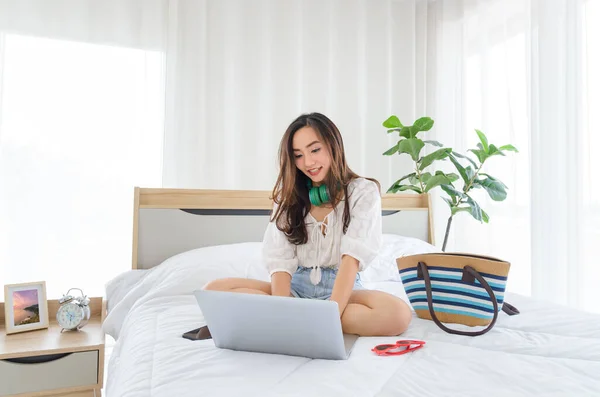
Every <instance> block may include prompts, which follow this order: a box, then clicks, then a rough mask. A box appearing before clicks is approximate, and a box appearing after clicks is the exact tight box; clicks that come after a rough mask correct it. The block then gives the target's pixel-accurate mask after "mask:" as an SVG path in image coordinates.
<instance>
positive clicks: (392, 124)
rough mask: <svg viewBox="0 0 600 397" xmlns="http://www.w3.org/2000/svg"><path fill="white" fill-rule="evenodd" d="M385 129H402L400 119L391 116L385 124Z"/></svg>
mask: <svg viewBox="0 0 600 397" xmlns="http://www.w3.org/2000/svg"><path fill="white" fill-rule="evenodd" d="M383 126H384V127H385V128H402V123H401V122H400V119H398V117H396V116H390V117H388V119H387V120H386V121H384V122H383Z"/></svg>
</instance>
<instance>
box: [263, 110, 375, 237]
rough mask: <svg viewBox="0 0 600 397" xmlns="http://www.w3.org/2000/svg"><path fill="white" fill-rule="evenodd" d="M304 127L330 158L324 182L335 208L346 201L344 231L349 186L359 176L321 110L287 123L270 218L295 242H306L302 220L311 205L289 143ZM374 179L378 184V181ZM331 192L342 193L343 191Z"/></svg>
mask: <svg viewBox="0 0 600 397" xmlns="http://www.w3.org/2000/svg"><path fill="white" fill-rule="evenodd" d="M303 127H312V128H313V129H314V130H315V132H316V133H317V136H318V137H319V138H320V140H321V142H323V144H324V146H325V148H326V149H327V151H328V153H329V156H330V157H331V167H330V170H329V173H328V174H327V177H326V178H325V180H324V181H323V183H324V184H325V185H326V186H327V190H328V191H329V192H330V196H331V200H330V203H331V205H332V207H333V208H334V209H335V208H336V207H337V205H338V204H339V202H340V201H341V200H344V201H345V202H344V216H343V223H344V228H343V230H344V233H346V230H347V229H348V223H349V222H350V205H349V202H348V200H347V198H348V185H349V184H350V182H351V181H352V180H353V179H355V178H359V175H357V174H356V173H354V172H353V171H352V170H351V169H350V167H349V166H348V163H347V162H346V155H345V152H344V142H343V141H342V136H341V134H340V131H339V130H338V128H337V126H336V125H335V124H334V123H333V122H332V121H331V120H330V119H329V118H327V117H326V116H324V115H323V114H320V113H309V114H302V115H300V116H299V117H298V118H296V119H295V120H294V121H293V122H292V123H291V124H290V125H289V127H288V128H287V130H286V131H285V134H283V137H282V138H281V143H280V145H279V176H278V177H277V182H276V183H275V187H274V188H273V197H272V198H273V200H274V202H275V203H276V204H277V209H276V211H275V213H274V214H273V218H272V220H275V222H276V225H277V228H278V229H279V230H281V231H282V232H284V233H285V235H286V236H287V239H288V240H289V241H290V242H291V243H292V244H296V245H298V244H305V243H306V242H307V241H308V233H307V231H306V224H305V222H304V219H305V217H306V215H307V214H308V212H309V211H310V205H311V204H310V199H309V197H308V187H307V182H308V179H309V178H308V177H307V176H306V175H305V174H304V173H303V172H302V171H300V170H299V169H298V168H297V167H296V163H295V159H294V148H293V146H292V142H293V139H294V134H295V133H296V131H298V130H299V129H301V128H303ZM369 179H371V178H369ZM371 180H373V179H371ZM373 181H374V182H376V183H377V185H378V186H379V183H378V182H377V181H375V180H373ZM331 192H340V193H341V192H343V194H335V193H333V194H332V193H331Z"/></svg>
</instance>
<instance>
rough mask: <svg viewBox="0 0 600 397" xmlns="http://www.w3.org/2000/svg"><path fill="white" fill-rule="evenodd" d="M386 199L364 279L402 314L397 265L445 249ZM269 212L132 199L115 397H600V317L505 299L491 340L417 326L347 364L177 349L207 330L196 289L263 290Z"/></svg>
mask: <svg viewBox="0 0 600 397" xmlns="http://www.w3.org/2000/svg"><path fill="white" fill-rule="evenodd" d="M382 200H383V201H382V210H383V215H384V217H383V232H384V246H383V248H382V251H381V253H380V255H379V256H378V257H377V258H376V259H375V260H374V261H373V263H372V264H371V266H369V268H367V269H366V270H365V271H364V272H363V273H361V278H362V280H363V285H364V286H365V287H367V288H372V289H379V290H383V291H386V292H389V293H392V294H395V295H396V296H398V297H400V298H401V299H404V300H405V301H406V302H408V298H407V297H406V294H405V292H404V288H403V286H402V283H401V281H400V278H399V275H398V272H397V269H396V268H395V258H397V257H400V256H403V255H411V254H417V253H424V252H436V251H437V248H436V247H435V246H434V244H433V235H432V230H433V224H432V220H431V219H432V216H431V211H430V208H431V206H430V201H429V197H428V196H427V195H413V194H396V195H384V196H383V198H382ZM270 208H271V201H270V199H269V192H265V191H213V190H192V189H183V190H182V189H140V188H136V189H135V203H134V211H133V213H134V216H133V252H132V268H131V270H129V271H127V272H124V273H123V274H120V275H118V276H117V277H115V278H114V279H113V280H111V281H110V282H108V283H107V285H106V299H107V311H108V313H107V316H106V319H105V321H104V324H103V327H104V330H105V332H106V333H107V334H109V335H111V336H112V337H113V338H115V345H114V348H113V351H112V355H111V356H110V360H109V364H108V373H107V379H106V386H105V392H106V395H107V396H108V397H122V396H123V397H124V396H128V397H133V396H145V397H147V396H153V397H159V396H161V397H162V396H200V395H202V396H238V395H250V396H254V395H256V396H481V395H487V396H527V395H545V396H599V395H600V316H599V315H595V314H591V313H586V312H581V311H577V310H574V309H569V308H565V307H557V306H555V305H551V304H549V303H546V302H542V301H537V300H534V299H531V298H529V297H525V296H520V295H516V294H511V293H510V292H508V293H507V294H506V300H507V301H509V302H511V303H512V304H513V305H515V306H516V307H518V308H519V310H520V311H521V314H520V315H517V316H507V315H506V314H504V313H500V314H499V316H498V320H497V322H496V325H495V326H494V328H493V329H492V330H491V331H490V332H488V333H487V334H485V335H482V336H478V337H467V336H458V335H451V334H448V333H445V332H443V331H442V330H440V329H439V328H438V327H437V326H436V325H435V324H434V323H433V322H432V321H429V320H423V319H419V318H417V317H416V315H414V314H413V321H412V323H411V325H410V327H409V329H408V330H407V331H406V332H405V333H404V334H403V335H402V336H401V337H361V338H359V339H358V341H357V343H356V345H355V347H354V350H353V352H352V354H351V356H350V358H349V359H348V360H345V361H330V360H311V359H307V358H302V357H292V356H283V355H273V354H260V353H251V352H239V351H231V350H225V349H217V348H216V347H215V346H214V343H213V341H212V340H201V341H190V340H187V339H184V338H182V337H181V335H182V334H183V333H184V332H186V331H189V330H192V329H194V328H198V327H200V326H202V325H204V322H203V321H204V320H203V317H202V313H201V311H200V309H199V307H198V305H197V303H196V301H195V299H194V297H193V295H192V293H193V291H194V290H196V289H199V288H201V287H202V286H203V285H205V284H206V283H207V282H208V281H210V280H212V279H215V278H220V277H251V278H257V279H263V280H268V273H267V272H266V270H265V269H264V267H263V266H262V264H261V258H260V241H261V240H262V235H263V233H264V229H265V227H266V224H267V222H268V219H269V211H270ZM509 283H510V276H509ZM257 321H260V319H257ZM450 326H452V327H453V328H456V329H467V328H468V327H466V326H461V325H456V324H450ZM405 338H410V339H422V340H425V341H426V343H427V344H426V345H425V347H424V348H422V349H420V350H418V351H415V352H413V353H410V354H407V355H402V356H389V357H380V356H377V355H375V354H374V353H372V352H371V348H372V347H373V346H375V345H376V344H380V343H390V342H395V341H396V340H398V339H405Z"/></svg>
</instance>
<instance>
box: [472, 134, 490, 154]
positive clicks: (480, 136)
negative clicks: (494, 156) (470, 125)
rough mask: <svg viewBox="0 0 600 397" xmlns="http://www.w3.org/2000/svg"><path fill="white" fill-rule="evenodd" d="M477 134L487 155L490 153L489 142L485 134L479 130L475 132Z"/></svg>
mask: <svg viewBox="0 0 600 397" xmlns="http://www.w3.org/2000/svg"><path fill="white" fill-rule="evenodd" d="M475 132H477V136H479V140H480V141H481V144H482V145H483V150H484V151H485V152H486V153H487V151H488V140H487V137H486V136H485V134H484V133H483V132H481V131H479V130H475Z"/></svg>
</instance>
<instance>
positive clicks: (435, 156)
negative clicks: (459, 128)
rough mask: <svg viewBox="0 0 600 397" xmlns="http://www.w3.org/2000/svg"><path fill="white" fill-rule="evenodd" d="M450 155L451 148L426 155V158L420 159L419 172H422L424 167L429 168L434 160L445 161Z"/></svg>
mask: <svg viewBox="0 0 600 397" xmlns="http://www.w3.org/2000/svg"><path fill="white" fill-rule="evenodd" d="M450 153H452V149H451V148H443V149H438V150H436V151H435V152H433V153H431V154H428V155H427V156H423V158H422V159H421V165H420V166H419V170H421V171H422V170H424V169H425V168H426V167H429V166H430V165H431V163H433V162H434V161H435V160H442V159H445V158H446V157H448V155H450Z"/></svg>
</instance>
